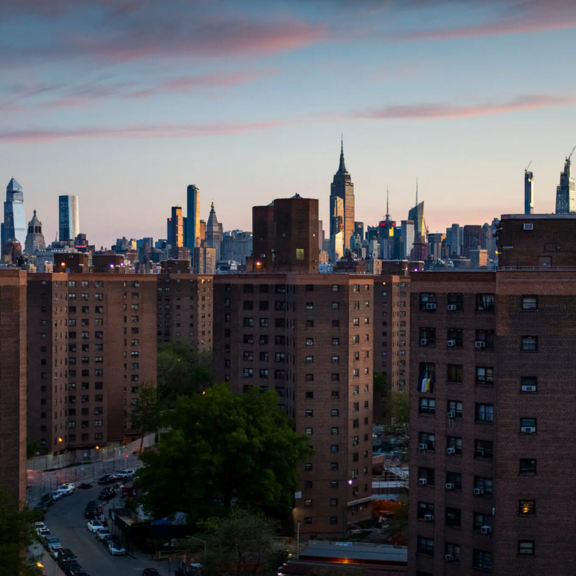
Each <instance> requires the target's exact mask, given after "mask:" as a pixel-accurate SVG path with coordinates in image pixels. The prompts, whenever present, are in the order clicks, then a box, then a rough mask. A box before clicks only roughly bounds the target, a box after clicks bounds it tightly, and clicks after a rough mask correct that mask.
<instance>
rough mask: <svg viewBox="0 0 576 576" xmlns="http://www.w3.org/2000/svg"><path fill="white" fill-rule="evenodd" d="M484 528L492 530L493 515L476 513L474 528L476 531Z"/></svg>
mask: <svg viewBox="0 0 576 576" xmlns="http://www.w3.org/2000/svg"><path fill="white" fill-rule="evenodd" d="M484 526H488V527H489V528H492V514H485V513H484V512H474V522H473V525H472V528H473V529H474V530H482V528H483V527H484Z"/></svg>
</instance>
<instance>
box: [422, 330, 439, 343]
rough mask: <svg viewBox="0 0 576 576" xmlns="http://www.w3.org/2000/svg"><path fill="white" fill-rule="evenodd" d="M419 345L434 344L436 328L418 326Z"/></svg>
mask: <svg viewBox="0 0 576 576" xmlns="http://www.w3.org/2000/svg"><path fill="white" fill-rule="evenodd" d="M420 346H436V328H420Z"/></svg>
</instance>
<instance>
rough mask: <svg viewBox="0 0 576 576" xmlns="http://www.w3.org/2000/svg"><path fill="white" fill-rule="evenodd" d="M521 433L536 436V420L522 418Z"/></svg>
mask: <svg viewBox="0 0 576 576" xmlns="http://www.w3.org/2000/svg"><path fill="white" fill-rule="evenodd" d="M520 432H521V433H522V434H535V433H536V418H520Z"/></svg>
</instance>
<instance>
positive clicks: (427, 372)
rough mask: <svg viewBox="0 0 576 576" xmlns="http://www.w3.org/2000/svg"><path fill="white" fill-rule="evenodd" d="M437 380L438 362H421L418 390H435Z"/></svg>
mask: <svg viewBox="0 0 576 576" xmlns="http://www.w3.org/2000/svg"><path fill="white" fill-rule="evenodd" d="M435 381H436V364H434V363H432V362H420V366H419V376H418V390H419V391H420V392H433V391H434V382H435Z"/></svg>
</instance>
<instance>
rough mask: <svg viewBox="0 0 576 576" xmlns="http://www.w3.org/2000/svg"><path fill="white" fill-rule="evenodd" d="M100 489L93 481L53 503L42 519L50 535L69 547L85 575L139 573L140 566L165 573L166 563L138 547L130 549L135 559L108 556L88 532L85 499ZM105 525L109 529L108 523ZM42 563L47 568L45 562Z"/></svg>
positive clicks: (95, 497) (133, 575)
mask: <svg viewBox="0 0 576 576" xmlns="http://www.w3.org/2000/svg"><path fill="white" fill-rule="evenodd" d="M101 488H102V487H101V486H98V485H97V484H96V483H94V487H93V488H91V489H89V490H76V492H75V493H74V494H72V495H70V496H66V497H64V498H62V499H61V500H59V501H57V502H55V503H54V505H53V506H51V507H50V508H49V510H48V512H47V514H46V517H45V519H44V522H45V523H46V524H47V526H48V528H49V529H50V531H51V532H52V534H53V535H54V536H57V537H58V538H60V541H61V542H62V546H63V547H64V548H70V549H71V550H72V552H74V554H75V555H76V556H77V557H78V562H79V564H81V566H82V567H83V568H84V570H85V571H86V572H87V573H88V574H89V576H125V575H131V576H140V575H141V574H142V571H143V570H144V568H156V570H158V572H160V574H162V575H163V576H164V575H166V576H168V573H169V572H168V563H167V562H157V561H156V560H150V559H149V557H148V556H146V555H144V554H142V553H140V552H139V551H138V550H134V555H136V556H137V557H136V558H131V557H130V556H128V555H126V556H112V555H111V554H110V553H109V552H108V548H106V547H105V546H104V544H102V543H101V542H99V541H98V540H97V539H96V536H95V535H94V534H92V533H91V532H89V531H88V528H87V527H86V525H87V522H88V520H86V519H85V518H84V509H85V507H86V504H87V503H88V501H90V500H98V494H99V492H100V490H101ZM114 503H115V500H111V501H110V504H109V505H110V506H111V507H114V506H115V504H114ZM104 504H107V503H104ZM116 505H120V502H119V501H116ZM108 508H109V506H108V505H106V506H104V515H105V516H106V518H108ZM109 528H110V529H111V530H112V526H111V523H110V525H109ZM46 556H48V555H47V554H46V555H45V557H46ZM46 566H47V568H48V563H47V564H46ZM52 570H53V568H52ZM52 570H50V568H48V569H47V576H53V572H52ZM54 574H58V572H54Z"/></svg>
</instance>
